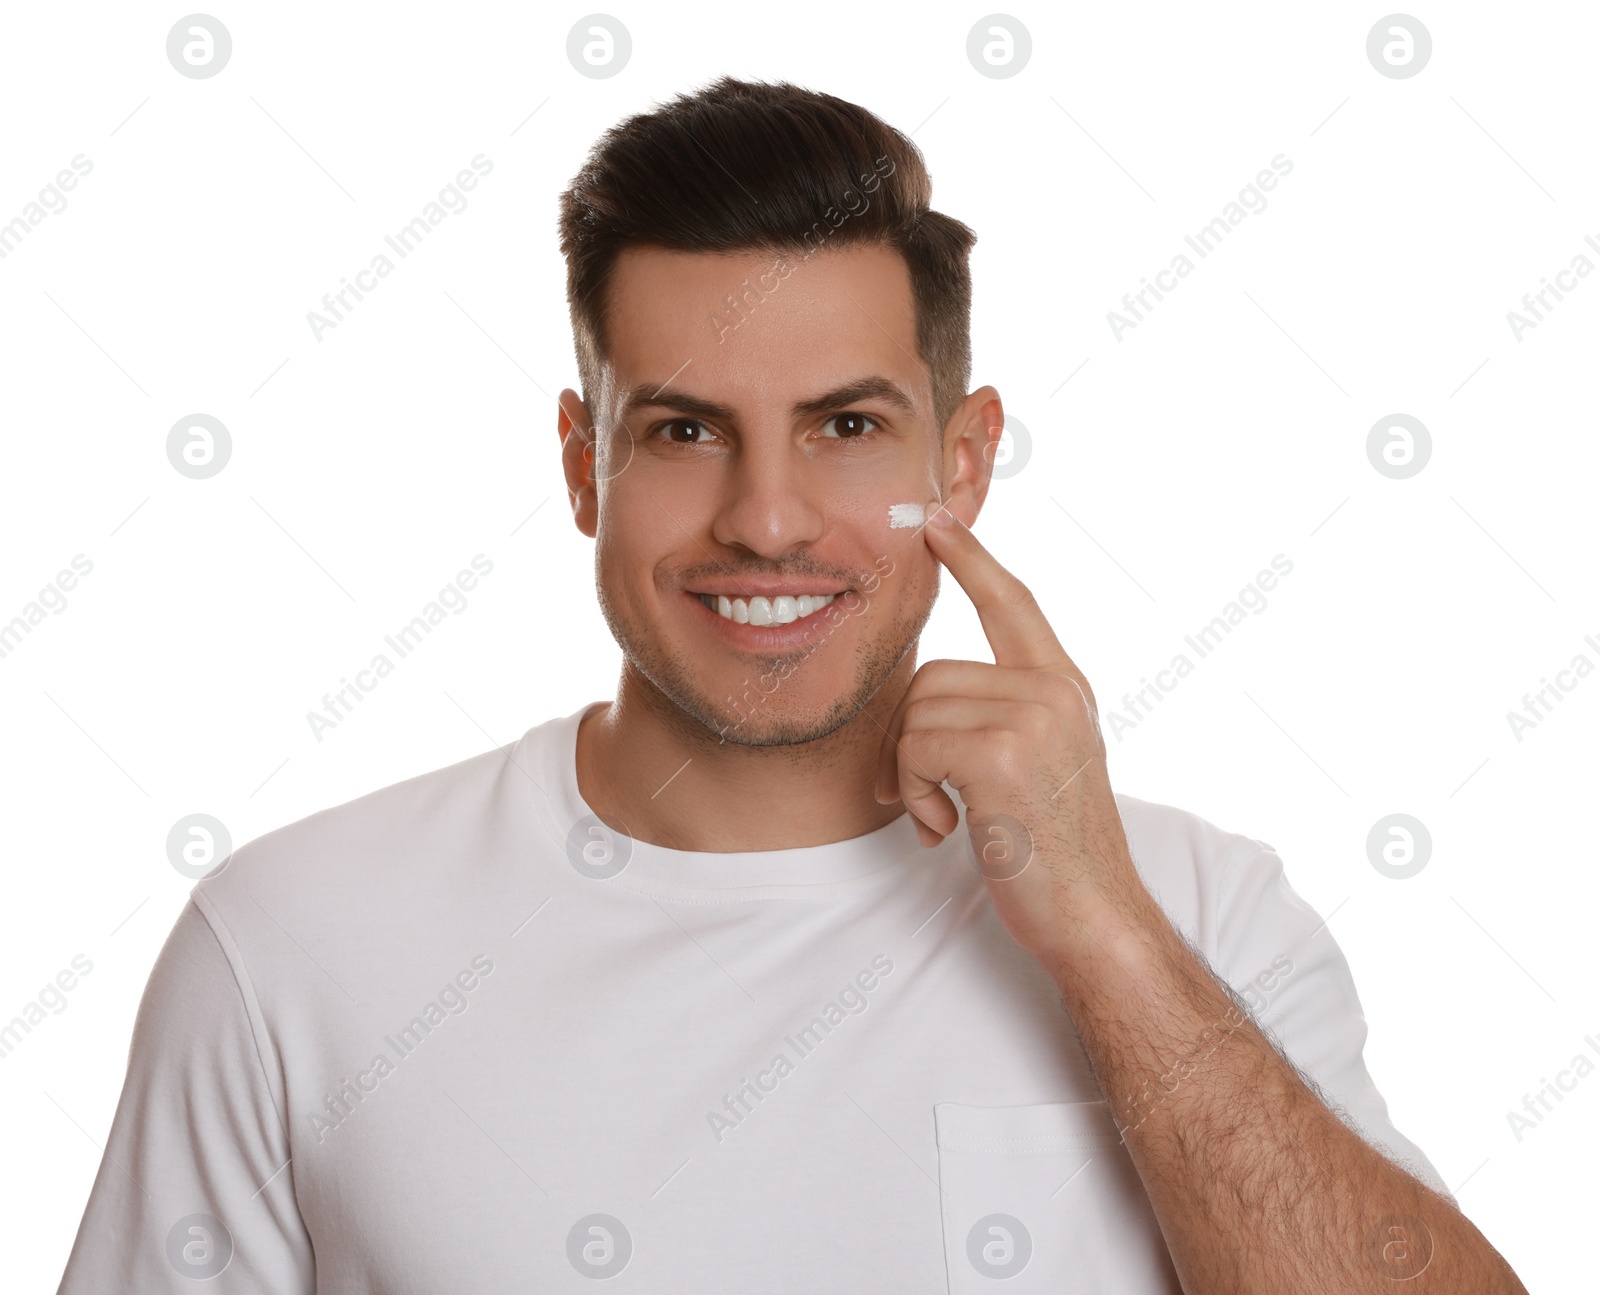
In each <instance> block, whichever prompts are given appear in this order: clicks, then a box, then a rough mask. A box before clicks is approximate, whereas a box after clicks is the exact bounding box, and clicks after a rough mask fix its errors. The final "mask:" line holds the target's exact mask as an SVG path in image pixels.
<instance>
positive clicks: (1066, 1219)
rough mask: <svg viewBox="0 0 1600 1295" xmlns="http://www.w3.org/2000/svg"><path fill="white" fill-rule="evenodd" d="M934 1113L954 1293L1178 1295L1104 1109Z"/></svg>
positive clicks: (949, 1108) (951, 1106)
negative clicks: (1001, 1283)
mask: <svg viewBox="0 0 1600 1295" xmlns="http://www.w3.org/2000/svg"><path fill="white" fill-rule="evenodd" d="M933 1116H934V1128H935V1131H936V1134H937V1138H938V1149H939V1188H940V1196H939V1199H940V1206H941V1209H942V1211H943V1220H944V1251H945V1269H946V1272H947V1273H948V1275H949V1290H950V1292H951V1295H972V1293H975V1292H984V1293H985V1295H993V1293H994V1292H995V1291H996V1290H997V1289H1003V1290H1005V1291H1006V1292H1008V1295H1009V1293H1010V1292H1016V1293H1017V1295H1021V1293H1022V1292H1033V1291H1038V1292H1049V1293H1050V1295H1075V1293H1076V1292H1107V1293H1108V1295H1110V1293H1112V1292H1114V1293H1115V1295H1181V1290H1182V1288H1181V1287H1180V1286H1179V1284H1178V1277H1177V1274H1176V1273H1175V1272H1174V1271H1173V1268H1172V1260H1171V1257H1170V1256H1169V1255H1168V1253H1167V1247H1166V1243H1165V1241H1164V1240H1163V1239H1162V1236H1161V1229H1160V1226H1159V1225H1158V1224H1157V1223H1156V1218H1155V1214H1154V1212H1153V1211H1152V1210H1151V1208H1150V1200H1149V1197H1148V1196H1146V1195H1145V1191H1144V1186H1143V1184H1142V1183H1141V1182H1140V1180H1139V1174H1138V1171H1137V1170H1135V1169H1134V1167H1133V1161H1132V1160H1130V1159H1129V1158H1128V1153H1127V1150H1126V1148H1125V1147H1123V1145H1122V1143H1121V1141H1120V1139H1119V1136H1118V1133H1117V1128H1116V1125H1115V1123H1114V1122H1113V1121H1112V1118H1111V1114H1110V1111H1109V1109H1108V1108H1107V1106H1106V1104H1105V1103H1104V1102H1049V1103H1045V1104H1042V1105H1037V1106H962V1105H957V1104H956V1103H953V1102H940V1103H938V1104H937V1105H935V1106H934V1108H933ZM999 1282H1003V1283H1004V1285H1003V1286H997V1283H999Z"/></svg>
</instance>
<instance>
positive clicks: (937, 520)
mask: <svg viewBox="0 0 1600 1295" xmlns="http://www.w3.org/2000/svg"><path fill="white" fill-rule="evenodd" d="M954 520H955V519H954V518H953V517H952V516H951V515H950V510H949V509H948V508H946V507H945V506H944V505H943V504H941V503H940V502H939V501H938V500H937V499H935V500H934V501H933V502H932V503H930V504H929V505H928V525H929V526H937V527H938V528H939V529H940V530H946V529H948V528H949V526H950V523H951V522H952V521H954Z"/></svg>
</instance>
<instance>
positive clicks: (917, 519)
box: [889, 504, 924, 530]
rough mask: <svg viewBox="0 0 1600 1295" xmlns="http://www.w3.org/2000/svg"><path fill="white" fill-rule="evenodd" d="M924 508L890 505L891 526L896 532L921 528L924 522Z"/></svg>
mask: <svg viewBox="0 0 1600 1295" xmlns="http://www.w3.org/2000/svg"><path fill="white" fill-rule="evenodd" d="M923 511H924V510H923V506H922V505H921V504H890V505H889V525H890V526H892V527H893V528H894V529H895V530H903V529H907V528H909V527H912V526H921V525H922V522H923Z"/></svg>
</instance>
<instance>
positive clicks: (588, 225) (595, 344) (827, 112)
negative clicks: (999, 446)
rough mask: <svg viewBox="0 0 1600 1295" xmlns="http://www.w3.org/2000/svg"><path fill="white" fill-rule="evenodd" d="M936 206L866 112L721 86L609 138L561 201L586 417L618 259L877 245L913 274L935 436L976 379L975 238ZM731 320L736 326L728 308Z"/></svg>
mask: <svg viewBox="0 0 1600 1295" xmlns="http://www.w3.org/2000/svg"><path fill="white" fill-rule="evenodd" d="M932 192H933V184H932V181H931V180H930V179H929V177H928V169H927V167H926V166H925V165H924V163H923V160H922V154H921V152H919V151H918V149H917V146H916V145H915V144H913V143H912V142H911V140H910V139H909V138H908V137H907V136H905V135H903V134H901V133H900V132H899V131H898V130H896V129H895V128H894V127H892V126H890V125H889V124H888V123H887V122H885V121H883V120H882V119H881V118H879V117H876V116H874V115H873V114H872V113H870V112H868V111H867V110H866V109H865V108H861V107H859V106H857V105H856V104H853V103H847V102H846V101H845V100H843V99H838V98H835V97H834V96H833V95H830V94H820V93H817V92H815V91H811V90H805V89H802V88H800V87H799V86H796V85H791V84H790V83H788V82H778V83H775V84H773V83H764V82H753V81H740V80H737V79H736V78H734V77H731V76H724V77H722V78H720V79H719V80H717V81H715V82H713V83H712V84H711V85H709V86H707V87H705V88H704V89H702V90H699V91H697V92H695V93H692V94H682V95H679V96H678V97H677V98H676V99H674V100H672V101H671V102H669V103H667V104H665V105H663V106H661V107H659V108H657V109H656V110H655V111H653V112H649V113H640V114H636V115H635V116H632V117H629V118H627V119H626V120H625V121H622V122H621V123H619V124H618V125H616V126H613V127H612V128H611V129H610V130H608V131H607V132H606V133H605V134H604V135H603V136H602V137H601V138H600V140H599V141H598V143H596V145H595V147H594V148H593V149H592V150H591V151H590V154H589V156H588V158H587V160H586V161H585V162H584V165H583V167H582V169H581V170H579V172H578V174H577V175H576V176H575V177H574V178H573V181H572V184H571V186H570V187H569V188H568V189H567V190H566V191H565V192H564V193H563V194H562V195H561V215H560V221H559V226H560V232H561V251H562V254H563V255H564V256H565V257H566V259H567V304H568V308H569V310H570V311H571V314H572V334H573V344H574V347H575V349H576V351H577V360H578V375H579V380H580V383H581V386H582V388H583V396H584V400H585V402H586V403H587V402H589V401H591V400H592V399H593V398H594V397H596V396H597V395H598V394H599V388H600V367H601V361H602V359H603V357H604V355H605V348H606V321H607V317H608V294H607V293H606V291H605V287H606V283H607V280H608V279H609V277H610V275H611V271H612V270H613V269H614V268H615V266H616V262H617V256H618V254H619V253H620V252H621V251H622V250H623V249H624V248H625V247H630V246H656V247H664V248H670V249H673V250H679V251H689V252H743V251H768V250H770V251H773V252H775V253H780V254H784V255H788V254H798V255H801V256H809V255H810V254H811V253H812V252H814V251H816V250H819V249H821V248H824V247H838V246H844V245H847V244H863V243H877V244H881V245H885V246H888V247H891V248H893V249H894V250H896V251H898V252H899V253H900V254H901V255H902V256H903V257H904V258H905V261H906V265H907V267H908V269H909V270H910V278H911V292H912V298H913V306H914V309H915V314H916V328H917V350H918V352H919V353H920V356H921V358H922V360H923V362H924V363H925V364H927V366H928V368H929V371H930V373H931V376H932V387H933V400H934V416H935V419H936V421H937V424H938V431H939V433H940V435H941V436H942V435H943V431H944V426H945V423H946V422H948V421H949V419H950V416H951V415H952V414H953V413H954V412H955V408H956V406H957V405H958V404H960V402H961V400H962V399H963V398H964V397H965V396H966V394H967V382H968V380H969V378H970V377H971V372H972V340H971V332H970V329H971V309H972V276H971V273H970V271H969V269H968V266H967V254H968V253H969V252H970V251H971V249H972V245H973V243H974V242H976V241H977V235H976V234H975V233H974V232H973V231H972V230H971V229H970V228H968V227H967V226H966V225H964V224H962V222H961V221H959V220H955V219H953V218H951V217H949V216H946V215H943V214H941V213H940V212H937V211H932V210H930V209H929V205H928V204H929V202H930V201H931V198H932ZM756 291H757V294H758V296H757V299H759V290H756ZM740 304H741V306H742V305H743V303H742V302H741V303H740ZM729 318H730V319H734V320H737V319H738V318H739V316H738V315H737V314H735V313H734V311H733V307H732V305H731V304H730V308H729ZM591 408H592V406H591ZM595 412H598V411H595Z"/></svg>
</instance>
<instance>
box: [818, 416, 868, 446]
mask: <svg viewBox="0 0 1600 1295" xmlns="http://www.w3.org/2000/svg"><path fill="white" fill-rule="evenodd" d="M823 425H824V426H825V427H827V426H835V425H836V426H837V428H838V430H837V433H836V434H835V436H833V437H829V438H828V439H830V440H833V439H838V440H844V441H853V440H855V439H857V438H858V437H861V436H865V435H866V434H867V429H868V428H869V427H876V426H877V425H878V424H877V422H876V421H875V420H874V419H871V418H869V417H867V415H865V414H835V415H834V416H833V417H832V418H830V419H829V420H828V421H827V423H825V424H823Z"/></svg>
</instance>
